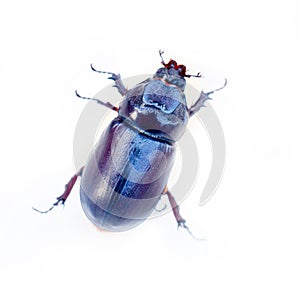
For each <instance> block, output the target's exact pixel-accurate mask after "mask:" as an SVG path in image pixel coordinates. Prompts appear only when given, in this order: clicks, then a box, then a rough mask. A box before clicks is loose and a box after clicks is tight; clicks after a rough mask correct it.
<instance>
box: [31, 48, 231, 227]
mask: <svg viewBox="0 0 300 291" xmlns="http://www.w3.org/2000/svg"><path fill="white" fill-rule="evenodd" d="M159 54H160V57H161V60H162V62H161V63H162V64H163V67H162V68H159V69H158V70H157V71H156V73H155V74H154V76H153V77H152V78H149V79H146V80H145V81H143V82H141V83H139V84H137V85H136V86H135V87H133V88H132V89H129V90H128V89H126V87H125V86H124V83H123V82H122V80H121V77H120V75H119V74H114V73H111V72H104V71H98V70H96V69H95V68H94V67H93V66H92V65H91V68H92V70H93V71H95V72H98V73H104V74H109V75H110V77H109V79H112V80H114V82H115V84H114V87H116V88H117V89H118V91H119V93H120V94H121V95H122V96H123V101H122V102H121V103H120V106H119V107H116V106H114V105H112V104H110V103H109V102H103V101H101V100H99V99H95V98H87V97H82V96H80V95H79V94H78V93H77V91H76V95H77V96H78V97H80V98H83V99H88V100H94V101H96V102H97V103H98V104H101V105H104V106H106V107H108V108H109V109H111V110H114V111H116V112H117V113H118V116H117V117H116V118H115V119H113V120H112V121H111V123H110V125H109V126H108V127H107V129H106V130H105V131H104V133H103V134H102V136H101V138H100V139H99V141H98V143H97V144H96V146H95V148H94V150H93V152H92V154H91V155H90V157H89V160H88V162H87V164H86V165H85V166H84V167H82V168H81V169H80V170H79V171H78V172H77V173H76V174H75V175H74V176H73V177H72V178H71V180H70V181H69V182H68V184H66V186H65V191H64V193H63V194H62V195H61V196H59V197H58V198H57V201H56V202H55V203H54V204H53V205H52V207H51V208H50V209H48V210H47V211H39V210H37V209H35V208H34V209H35V210H37V211H38V212H41V213H47V212H49V211H50V210H52V209H53V208H54V207H55V206H57V205H59V204H64V203H65V201H66V199H67V198H68V196H69V194H70V192H71V190H72V188H73V186H74V184H75V182H76V180H77V177H79V176H81V177H82V178H81V184H80V200H81V204H82V208H83V210H84V212H85V214H86V216H87V217H88V218H89V219H90V220H91V222H93V223H94V224H95V225H96V226H97V227H99V228H100V229H103V230H107V231H126V230H129V229H131V228H133V227H136V226H137V225H138V224H140V223H142V222H143V221H144V220H145V219H146V218H147V217H148V216H149V215H150V214H151V213H152V212H153V211H154V209H155V207H156V205H157V203H158V201H159V200H160V197H161V195H167V197H168V199H169V202H170V205H171V207H172V210H173V213H174V216H175V218H176V221H177V223H178V226H179V227H183V228H185V229H187V230H188V231H189V229H188V227H187V226H186V224H185V220H184V219H183V218H182V216H181V215H180V213H179V206H178V205H177V203H176V201H175V199H174V197H173V196H172V194H171V193H170V191H169V190H168V188H167V182H168V178H169V175H170V172H171V169H172V166H173V162H174V158H175V143H176V141H178V139H179V138H180V137H181V136H182V135H183V133H184V131H185V128H186V126H187V122H188V119H189V118H190V117H191V116H193V114H195V113H196V112H197V111H198V110H199V109H200V108H201V107H202V106H204V103H205V101H206V100H209V99H211V98H210V97H209V95H210V94H212V93H214V92H215V91H218V90H221V89H223V88H224V87H225V86H226V83H227V80H226V79H225V84H224V85H223V87H221V88H219V89H216V90H214V91H211V92H208V93H204V92H203V91H202V92H201V94H200V96H199V98H198V99H197V100H196V102H195V103H194V104H193V105H192V106H191V107H190V108H188V107H187V103H186V99H185V95H184V89H185V85H186V81H185V78H189V77H198V78H200V77H201V74H200V73H198V74H197V75H188V74H186V67H185V66H184V65H177V63H176V62H175V61H174V60H172V59H171V60H170V61H169V62H168V63H165V62H164V60H163V57H162V54H163V51H159ZM189 232H190V231H189Z"/></svg>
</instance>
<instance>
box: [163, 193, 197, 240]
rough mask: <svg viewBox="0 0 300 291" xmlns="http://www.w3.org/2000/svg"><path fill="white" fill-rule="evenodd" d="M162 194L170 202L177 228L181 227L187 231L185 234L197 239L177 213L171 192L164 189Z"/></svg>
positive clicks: (177, 207) (177, 208) (176, 205)
mask: <svg viewBox="0 0 300 291" xmlns="http://www.w3.org/2000/svg"><path fill="white" fill-rule="evenodd" d="M163 194H167V196H168V199H169V201H170V204H171V207H172V211H173V214H174V216H175V219H176V221H177V223H178V228H179V227H182V228H184V229H186V230H187V232H188V233H189V234H190V235H191V236H192V237H193V238H194V239H197V240H198V238H196V237H195V236H194V235H193V234H192V232H191V231H190V229H189V228H188V226H187V225H186V224H185V219H184V218H182V216H181V215H180V212H179V205H178V204H177V202H176V200H175V198H174V196H173V195H172V194H171V192H170V191H169V190H168V189H167V188H165V192H164V193H163Z"/></svg>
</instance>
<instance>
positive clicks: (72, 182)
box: [32, 167, 84, 214]
mask: <svg viewBox="0 0 300 291" xmlns="http://www.w3.org/2000/svg"><path fill="white" fill-rule="evenodd" d="M83 168H84V167H81V168H80V169H79V171H78V172H77V173H76V174H75V175H74V176H73V177H72V178H71V179H70V181H69V182H68V183H67V184H66V185H65V191H64V193H63V194H62V195H60V196H59V197H57V198H56V199H57V201H56V202H55V203H53V205H52V206H51V207H50V208H49V209H48V210H46V211H41V210H38V209H36V208H34V207H32V208H33V210H35V211H37V212H39V213H43V214H44V213H48V212H49V211H51V210H52V209H53V208H54V207H55V206H58V205H64V204H65V202H66V200H67V198H68V197H69V195H70V193H71V191H72V189H73V187H74V185H75V183H76V180H77V178H78V177H80V176H81V175H82V172H83Z"/></svg>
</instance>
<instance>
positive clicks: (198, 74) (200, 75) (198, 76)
mask: <svg viewBox="0 0 300 291" xmlns="http://www.w3.org/2000/svg"><path fill="white" fill-rule="evenodd" d="M184 76H185V77H187V78H190V77H195V78H203V75H202V74H201V73H200V72H198V73H197V75H184Z"/></svg>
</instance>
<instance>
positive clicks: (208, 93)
mask: <svg viewBox="0 0 300 291" xmlns="http://www.w3.org/2000/svg"><path fill="white" fill-rule="evenodd" d="M226 85H227V79H226V78H225V83H224V85H223V86H222V87H221V88H218V89H215V90H213V91H210V92H207V93H205V94H206V95H210V94H212V93H215V92H216V91H219V90H222V89H223V88H225V86H226Z"/></svg>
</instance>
